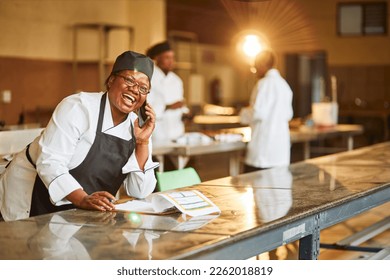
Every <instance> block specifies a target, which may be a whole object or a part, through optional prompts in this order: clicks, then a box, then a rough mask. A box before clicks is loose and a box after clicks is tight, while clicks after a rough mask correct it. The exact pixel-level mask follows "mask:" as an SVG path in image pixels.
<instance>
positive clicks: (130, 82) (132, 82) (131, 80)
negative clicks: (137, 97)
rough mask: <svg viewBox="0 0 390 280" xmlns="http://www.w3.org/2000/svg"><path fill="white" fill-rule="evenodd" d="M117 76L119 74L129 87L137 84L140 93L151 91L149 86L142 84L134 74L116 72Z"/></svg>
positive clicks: (144, 93)
mask: <svg viewBox="0 0 390 280" xmlns="http://www.w3.org/2000/svg"><path fill="white" fill-rule="evenodd" d="M115 76H118V77H121V78H122V79H123V81H124V82H125V84H126V85H127V86H129V87H134V86H137V87H138V92H139V93H140V94H143V95H147V94H148V93H149V88H148V87H147V86H145V85H142V84H139V83H138V82H137V81H136V80H135V79H134V77H132V76H128V77H126V76H123V75H119V74H116V75H115Z"/></svg>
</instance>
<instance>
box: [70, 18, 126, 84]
mask: <svg viewBox="0 0 390 280" xmlns="http://www.w3.org/2000/svg"><path fill="white" fill-rule="evenodd" d="M82 29H84V30H85V29H89V30H95V31H96V32H98V34H99V57H98V59H97V60H96V62H97V63H98V69H99V87H101V89H103V88H104V80H105V78H106V71H105V66H106V65H107V63H108V61H107V59H108V46H109V42H108V34H109V32H111V31H112V30H125V31H127V32H128V33H129V49H132V48H133V42H134V29H133V27H131V26H125V25H116V24H104V23H78V24H74V25H73V86H74V89H77V74H78V73H77V71H78V64H79V63H81V62H80V61H79V60H78V59H79V58H78V32H79V31H80V30H82Z"/></svg>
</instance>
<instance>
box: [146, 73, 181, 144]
mask: <svg viewBox="0 0 390 280" xmlns="http://www.w3.org/2000/svg"><path fill="white" fill-rule="evenodd" d="M183 100H184V95H183V82H182V80H181V79H180V77H179V76H178V75H176V74H175V73H174V72H172V71H171V72H169V73H168V74H167V75H165V73H164V72H163V71H162V70H161V69H160V68H159V67H158V66H155V68H154V72H153V77H152V81H151V90H150V93H149V95H148V102H149V103H150V104H151V105H152V107H153V109H154V111H155V113H156V128H155V130H154V132H153V136H152V139H153V141H154V142H159V143H161V142H166V141H173V140H176V139H177V138H179V137H180V136H182V135H183V134H184V131H185V128H184V123H183V121H182V116H183V113H185V112H188V108H186V107H184V108H179V109H169V110H166V106H167V105H169V104H172V103H175V102H177V101H183Z"/></svg>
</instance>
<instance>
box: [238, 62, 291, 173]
mask: <svg viewBox="0 0 390 280" xmlns="http://www.w3.org/2000/svg"><path fill="white" fill-rule="evenodd" d="M292 94H293V93H292V91H291V88H290V86H289V85H288V84H287V82H286V81H285V80H284V79H283V78H282V76H281V75H280V73H279V71H278V70H276V69H270V70H269V71H268V72H267V73H266V75H265V76H264V78H262V79H260V80H259V81H258V82H257V84H256V86H255V87H254V89H253V92H252V96H251V102H250V107H251V109H252V120H251V122H250V126H251V131H252V135H251V141H250V142H249V143H248V148H247V153H246V158H245V163H246V164H248V165H251V166H255V167H259V168H268V167H274V166H283V165H288V164H289V163H290V146H291V143H290V130H289V121H290V120H291V118H292V117H293V109H292Z"/></svg>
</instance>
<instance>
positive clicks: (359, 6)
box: [337, 2, 387, 36]
mask: <svg viewBox="0 0 390 280" xmlns="http://www.w3.org/2000/svg"><path fill="white" fill-rule="evenodd" d="M337 12H338V33H339V35H341V36H350V35H358V36H359V35H360V36H364V35H386V34H387V28H386V27H387V3H386V2H371V3H340V4H338V11H337Z"/></svg>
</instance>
